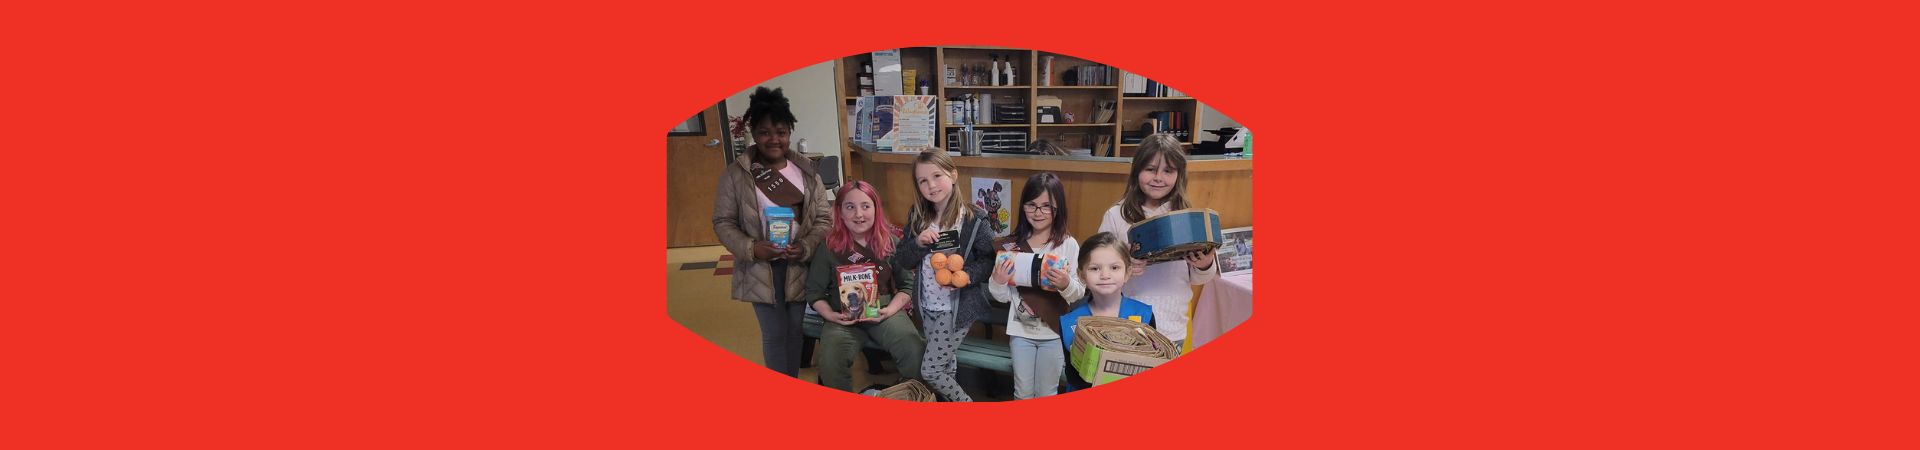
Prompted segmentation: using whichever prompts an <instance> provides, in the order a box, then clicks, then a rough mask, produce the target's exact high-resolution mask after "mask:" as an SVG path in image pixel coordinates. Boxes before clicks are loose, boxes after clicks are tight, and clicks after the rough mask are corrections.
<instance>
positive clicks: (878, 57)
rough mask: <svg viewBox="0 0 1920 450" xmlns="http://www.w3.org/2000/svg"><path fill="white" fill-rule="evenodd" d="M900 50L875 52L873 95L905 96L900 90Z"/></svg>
mask: <svg viewBox="0 0 1920 450" xmlns="http://www.w3.org/2000/svg"><path fill="white" fill-rule="evenodd" d="M901 69H902V67H901V66H900V49H897V48H896V49H892V50H881V51H877V52H873V94H874V95H903V94H906V92H904V91H902V90H901V89H900V87H901V84H900V83H901V82H900V79H901V77H900V75H901V74H900V70H901Z"/></svg>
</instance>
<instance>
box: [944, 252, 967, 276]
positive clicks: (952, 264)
mask: <svg viewBox="0 0 1920 450" xmlns="http://www.w3.org/2000/svg"><path fill="white" fill-rule="evenodd" d="M966 264H967V262H966V261H961V260H960V255H953V257H951V258H947V270H951V271H955V272H959V271H962V270H967V265H966Z"/></svg>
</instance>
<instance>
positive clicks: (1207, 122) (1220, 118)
mask: <svg viewBox="0 0 1920 450" xmlns="http://www.w3.org/2000/svg"><path fill="white" fill-rule="evenodd" d="M1200 126H1202V127H1206V129H1209V130H1218V129H1220V127H1238V126H1240V122H1235V121H1234V120H1233V118H1231V117H1227V115H1225V114H1221V113H1220V112H1219V111H1215V110H1213V107H1212V106H1207V102H1206V101H1205V100H1204V99H1202V101H1201V102H1200ZM1194 131H1195V132H1198V131H1199V130H1194ZM1194 137H1197V138H1201V139H1205V140H1213V133H1199V134H1197V135H1195V136H1194Z"/></svg>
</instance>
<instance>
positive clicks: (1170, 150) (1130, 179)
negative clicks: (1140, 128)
mask: <svg viewBox="0 0 1920 450" xmlns="http://www.w3.org/2000/svg"><path fill="white" fill-rule="evenodd" d="M1154 158H1166V160H1165V161H1164V164H1167V165H1171V166H1173V170H1174V172H1177V173H1179V174H1180V176H1179V177H1176V178H1175V179H1174V181H1173V191H1172V192H1168V193H1167V204H1170V205H1172V208H1171V209H1170V210H1182V209H1187V208H1191V207H1193V206H1192V205H1188V204H1187V151H1186V149H1183V148H1181V147H1180V140H1178V139H1174V138H1173V135H1170V134H1165V133H1155V134H1151V135H1148V136H1147V137H1146V139H1142V140H1141V141H1140V148H1139V149H1136V150H1134V152H1133V169H1132V170H1129V171H1127V195H1126V196H1125V197H1121V198H1120V216H1121V217H1124V218H1126V219H1127V221H1128V222H1139V221H1142V220H1147V213H1146V211H1145V210H1144V209H1143V208H1144V207H1145V206H1146V204H1147V193H1146V191H1142V190H1140V171H1141V170H1145V169H1146V168H1147V163H1150V162H1153V159H1154Z"/></svg>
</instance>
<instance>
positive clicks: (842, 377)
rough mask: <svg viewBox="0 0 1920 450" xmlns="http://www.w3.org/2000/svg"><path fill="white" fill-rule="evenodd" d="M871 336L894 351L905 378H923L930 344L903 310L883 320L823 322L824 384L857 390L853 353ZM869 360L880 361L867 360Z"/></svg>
mask: <svg viewBox="0 0 1920 450" xmlns="http://www.w3.org/2000/svg"><path fill="white" fill-rule="evenodd" d="M868 336H872V337H873V340H874V342H878V343H880V347H881V348H884V349H886V350H887V353H889V354H891V355H893V362H894V364H895V365H897V366H900V377H901V378H903V379H905V378H911V379H915V380H918V379H920V352H922V351H925V350H926V345H927V344H926V341H924V340H922V339H921V338H920V331H919V330H915V329H914V328H913V319H909V318H907V314H906V313H900V314H894V315H893V317H888V318H887V320H883V321H880V323H872V322H861V323H856V324H853V325H852V326H847V325H841V324H837V323H833V322H824V323H822V324H820V347H819V350H820V384H824V385H826V386H827V387H830V388H834V389H839V390H842V391H847V392H854V390H853V357H854V355H858V354H860V348H861V347H862V346H865V345H866V343H867V337H868ZM867 364H879V363H878V362H874V361H867Z"/></svg>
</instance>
